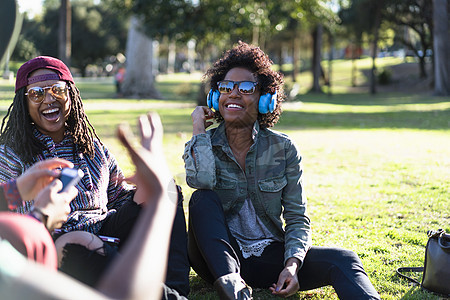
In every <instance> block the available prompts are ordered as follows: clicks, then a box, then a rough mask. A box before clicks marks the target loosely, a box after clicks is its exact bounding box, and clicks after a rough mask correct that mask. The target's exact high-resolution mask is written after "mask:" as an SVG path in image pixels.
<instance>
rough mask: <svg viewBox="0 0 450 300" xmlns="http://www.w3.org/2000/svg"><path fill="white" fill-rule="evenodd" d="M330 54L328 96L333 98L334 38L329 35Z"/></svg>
mask: <svg viewBox="0 0 450 300" xmlns="http://www.w3.org/2000/svg"><path fill="white" fill-rule="evenodd" d="M329 44H330V52H329V54H328V96H331V73H332V72H333V65H332V63H333V47H334V37H333V35H332V34H331V33H330V35H329Z"/></svg>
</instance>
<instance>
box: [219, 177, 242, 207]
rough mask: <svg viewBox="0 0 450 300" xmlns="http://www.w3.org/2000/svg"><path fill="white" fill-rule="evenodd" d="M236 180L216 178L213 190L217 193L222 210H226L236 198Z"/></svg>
mask: <svg viewBox="0 0 450 300" xmlns="http://www.w3.org/2000/svg"><path fill="white" fill-rule="evenodd" d="M237 185H238V183H237V180H236V179H231V178H223V177H222V178H221V177H219V178H217V182H216V186H215V187H214V191H215V192H216V193H217V195H219V198H220V201H221V202H222V207H223V210H224V211H225V212H226V211H228V210H229V209H230V208H231V207H232V205H233V203H234V202H235V201H236V199H237V192H236V190H237Z"/></svg>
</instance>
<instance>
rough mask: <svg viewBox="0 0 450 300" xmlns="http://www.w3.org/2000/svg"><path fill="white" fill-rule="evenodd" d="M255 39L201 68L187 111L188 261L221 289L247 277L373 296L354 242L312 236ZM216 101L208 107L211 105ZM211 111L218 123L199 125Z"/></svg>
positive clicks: (232, 288) (282, 290) (278, 89)
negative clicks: (202, 102)
mask: <svg viewBox="0 0 450 300" xmlns="http://www.w3.org/2000/svg"><path fill="white" fill-rule="evenodd" d="M271 67H272V62H271V60H270V59H269V57H268V56H267V55H266V54H265V53H264V52H263V51H262V50H261V49H259V48H258V47H254V46H251V45H248V44H246V43H243V42H240V43H239V44H238V45H237V46H236V47H234V48H232V49H231V50H229V51H227V52H226V53H225V55H224V56H223V57H222V58H220V59H219V60H218V61H217V62H216V63H215V64H214V65H213V67H212V68H211V69H209V70H208V71H207V73H206V74H205V77H206V78H207V79H209V80H210V85H211V91H210V92H209V94H208V99H207V103H208V107H206V106H199V107H197V108H196V109H195V110H194V112H193V113H192V115H191V116H192V122H193V136H192V138H191V140H190V141H189V142H188V143H186V148H185V151H184V155H183V158H184V161H185V169H186V180H187V183H188V185H189V186H191V187H192V188H195V189H197V190H196V191H195V192H194V193H193V195H192V197H191V200H190V203H189V242H188V254H189V260H190V262H191V266H192V267H193V269H194V270H195V271H196V272H197V274H198V275H199V276H201V277H202V278H203V279H205V280H206V281H208V282H210V283H212V284H214V287H215V288H216V290H217V292H218V293H219V295H220V297H221V299H250V298H251V287H254V288H268V289H270V291H271V292H272V294H273V295H277V296H281V297H286V296H290V295H293V294H295V293H296V292H297V291H298V290H302V291H304V290H309V289H314V288H318V287H321V286H325V285H332V286H333V287H334V289H335V290H336V293H337V294H338V296H339V298H341V299H379V295H378V293H377V292H376V291H375V289H374V287H373V286H372V284H371V282H370V280H369V278H368V277H367V274H366V273H365V271H364V268H363V266H362V263H361V261H360V260H359V258H358V256H357V255H356V254H355V253H354V252H353V251H349V250H345V249H340V248H330V247H318V246H312V245H311V226H310V219H309V217H308V215H307V211H306V197H305V193H304V191H303V184H302V173H303V171H302V166H301V156H300V154H299V151H298V149H297V147H296V145H295V144H294V142H293V141H292V140H291V139H290V138H289V137H288V136H287V135H285V134H282V133H280V132H276V131H273V130H271V129H269V127H272V126H274V125H275V124H276V123H277V122H278V119H279V117H280V115H281V103H282V101H283V99H284V97H285V95H284V92H283V78H282V75H281V74H280V73H278V72H275V71H273V70H272V68H271ZM212 109H214V111H213V110H212ZM212 118H214V119H215V120H216V121H217V122H218V123H219V125H218V126H217V127H215V128H213V129H210V130H208V131H207V130H206V128H207V127H209V126H210V125H212V124H213V122H212V120H211V119H212Z"/></svg>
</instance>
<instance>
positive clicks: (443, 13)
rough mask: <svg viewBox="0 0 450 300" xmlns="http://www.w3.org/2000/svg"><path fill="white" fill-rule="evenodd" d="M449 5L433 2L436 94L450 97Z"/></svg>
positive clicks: (445, 1)
mask: <svg viewBox="0 0 450 300" xmlns="http://www.w3.org/2000/svg"><path fill="white" fill-rule="evenodd" d="M447 3H448V1H447V0H433V20H434V28H433V30H434V42H433V49H434V51H433V53H434V61H435V65H434V94H435V95H437V96H449V95H450V85H449V82H450V62H449V60H450V54H449V53H450V39H449V38H448V37H449V34H450V28H449V21H448V19H449V18H450V16H449V14H448V11H449V7H448V4H447Z"/></svg>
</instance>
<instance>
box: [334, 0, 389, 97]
mask: <svg viewBox="0 0 450 300" xmlns="http://www.w3.org/2000/svg"><path fill="white" fill-rule="evenodd" d="M386 1H389V0H353V1H352V3H351V5H350V6H349V7H348V8H347V9H345V10H344V11H343V12H342V13H341V15H342V16H347V18H343V20H344V24H346V25H347V26H349V27H350V28H351V29H350V31H351V32H353V33H354V34H355V36H356V37H358V36H359V34H361V35H362V34H364V33H365V34H366V35H367V36H368V37H369V39H370V44H371V48H372V49H371V56H372V68H371V70H370V79H369V80H370V93H371V94H375V93H376V83H377V81H376V57H377V52H378V42H379V37H380V28H381V25H382V22H383V14H384V9H385V2H386Z"/></svg>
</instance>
